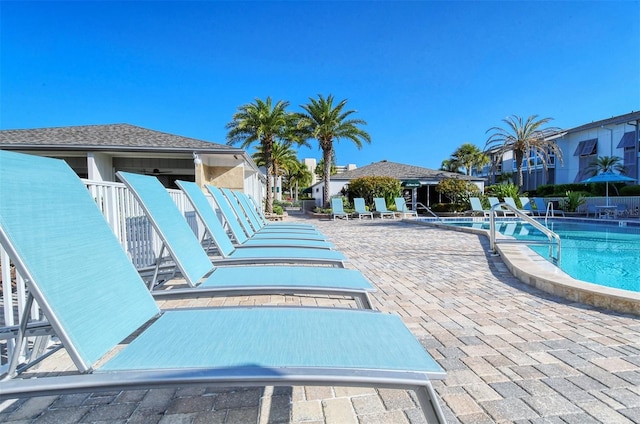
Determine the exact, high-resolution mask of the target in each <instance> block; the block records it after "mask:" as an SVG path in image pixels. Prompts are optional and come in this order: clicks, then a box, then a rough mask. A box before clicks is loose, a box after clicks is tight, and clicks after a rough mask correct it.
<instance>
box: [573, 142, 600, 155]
mask: <svg viewBox="0 0 640 424" xmlns="http://www.w3.org/2000/svg"><path fill="white" fill-rule="evenodd" d="M597 145H598V139H597V138H592V139H591V140H585V141H581V142H580V143H578V147H577V148H576V151H575V152H574V153H573V156H590V155H595V154H596V152H597V150H596V146H597Z"/></svg>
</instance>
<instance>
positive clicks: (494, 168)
mask: <svg viewBox="0 0 640 424" xmlns="http://www.w3.org/2000/svg"><path fill="white" fill-rule="evenodd" d="M639 124H640V112H631V113H627V114H625V115H619V116H614V117H611V118H608V119H602V120H599V121H594V122H590V123H588V124H584V125H580V126H578V127H575V128H571V129H568V130H562V131H559V132H556V133H554V134H552V135H550V136H549V138H548V139H549V140H553V141H555V142H556V143H557V145H558V146H559V147H560V149H561V150H562V156H563V163H562V164H560V161H559V160H558V158H556V157H555V156H553V155H550V157H549V161H548V163H547V167H546V168H547V169H546V170H545V167H544V164H543V163H542V162H540V159H539V158H535V159H532V160H530V161H529V162H525V163H523V166H522V171H523V179H524V181H523V182H524V184H523V187H522V189H523V190H524V191H531V190H535V189H536V188H537V187H538V186H540V185H543V184H568V183H578V182H580V181H583V180H584V179H586V178H588V177H589V175H588V173H587V168H588V166H589V164H590V163H592V162H593V161H594V160H596V159H597V158H598V157H599V156H618V157H620V158H621V159H622V161H621V163H622V164H623V165H624V166H625V168H626V175H627V176H629V177H631V178H635V179H636V180H638V179H639V177H640V174H639V172H638V170H639V169H640V167H639V164H638V162H639V160H640V157H639V153H638V152H639V146H638V142H639V140H640V134H639V130H638V125H639ZM487 154H488V155H489V158H490V160H491V163H492V164H494V165H487V166H485V167H483V168H482V169H480V170H474V172H473V175H476V176H482V177H486V178H487V180H488V183H489V184H496V183H499V182H502V181H504V180H506V179H507V177H509V176H512V180H513V181H515V179H516V173H517V167H516V162H515V160H514V158H513V154H512V152H509V153H507V154H505V155H503V156H502V158H499V157H496V155H495V153H492V152H491V151H489V152H487Z"/></svg>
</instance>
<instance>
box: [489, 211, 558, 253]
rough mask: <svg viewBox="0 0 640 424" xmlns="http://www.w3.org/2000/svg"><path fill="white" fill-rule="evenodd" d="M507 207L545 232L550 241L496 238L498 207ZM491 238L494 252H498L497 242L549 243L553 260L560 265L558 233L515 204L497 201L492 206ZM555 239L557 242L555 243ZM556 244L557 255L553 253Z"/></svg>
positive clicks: (490, 220) (490, 217) (490, 216)
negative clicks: (515, 206)
mask: <svg viewBox="0 0 640 424" xmlns="http://www.w3.org/2000/svg"><path fill="white" fill-rule="evenodd" d="M502 207H504V208H506V209H507V210H509V211H511V212H513V213H514V214H515V215H516V216H517V217H518V218H520V219H522V220H523V221H525V222H527V223H529V224H531V225H532V226H533V227H534V228H536V229H537V230H539V231H540V232H541V233H542V234H544V235H545V236H547V239H548V241H544V240H516V239H506V238H505V239H496V209H498V208H502ZM489 226H490V227H489V240H490V242H491V250H492V251H493V252H494V253H497V251H496V244H497V243H511V244H529V245H531V244H548V245H549V257H550V258H551V260H552V261H553V263H554V264H556V265H558V264H560V251H561V242H560V236H559V235H558V234H556V233H554V232H553V231H551V230H550V229H548V228H547V227H545V226H544V225H542V224H540V223H539V222H538V221H536V220H535V219H533V218H531V217H530V216H528V215H527V214H525V213H523V212H521V211H520V210H518V209H517V208H514V207H513V206H510V205H508V204H506V203H496V204H495V205H493V206H492V207H491V214H490V215H489ZM554 241H555V243H554ZM554 244H555V245H556V246H557V249H556V256H554V255H553V246H554Z"/></svg>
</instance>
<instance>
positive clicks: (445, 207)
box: [431, 203, 469, 212]
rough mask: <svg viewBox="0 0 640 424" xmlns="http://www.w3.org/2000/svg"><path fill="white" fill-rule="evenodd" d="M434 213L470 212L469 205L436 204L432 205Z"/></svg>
mask: <svg viewBox="0 0 640 424" xmlns="http://www.w3.org/2000/svg"><path fill="white" fill-rule="evenodd" d="M431 210H432V211H434V212H465V211H468V210H469V205H468V204H467V203H434V204H432V205H431Z"/></svg>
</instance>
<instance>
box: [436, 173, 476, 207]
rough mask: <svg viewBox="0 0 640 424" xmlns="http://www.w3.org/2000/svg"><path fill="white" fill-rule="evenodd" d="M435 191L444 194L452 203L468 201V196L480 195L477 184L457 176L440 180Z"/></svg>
mask: <svg viewBox="0 0 640 424" xmlns="http://www.w3.org/2000/svg"><path fill="white" fill-rule="evenodd" d="M436 191H437V192H438V193H442V194H443V195H445V196H446V197H447V199H449V200H451V202H452V203H468V202H469V196H472V197H477V196H479V195H480V189H478V186H476V185H475V184H473V183H471V182H469V181H465V180H461V179H459V178H447V179H444V180H440V182H439V183H438V185H437V186H436Z"/></svg>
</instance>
